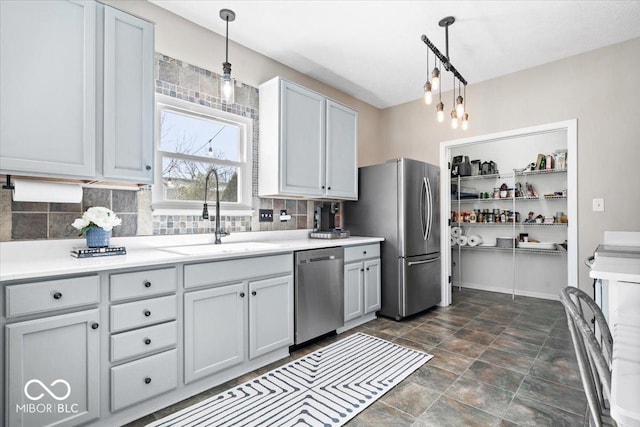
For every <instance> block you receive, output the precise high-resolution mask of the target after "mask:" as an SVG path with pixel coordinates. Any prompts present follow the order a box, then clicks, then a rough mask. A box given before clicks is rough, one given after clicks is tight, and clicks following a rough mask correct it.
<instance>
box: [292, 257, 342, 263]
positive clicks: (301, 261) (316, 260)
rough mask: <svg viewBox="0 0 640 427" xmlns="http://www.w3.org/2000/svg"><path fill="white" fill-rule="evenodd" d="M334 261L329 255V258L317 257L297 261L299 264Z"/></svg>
mask: <svg viewBox="0 0 640 427" xmlns="http://www.w3.org/2000/svg"><path fill="white" fill-rule="evenodd" d="M334 259H336V257H335V255H329V256H323V257H319V258H309V259H302V260H300V261H299V263H300V264H306V263H308V262H318V261H332V260H334Z"/></svg>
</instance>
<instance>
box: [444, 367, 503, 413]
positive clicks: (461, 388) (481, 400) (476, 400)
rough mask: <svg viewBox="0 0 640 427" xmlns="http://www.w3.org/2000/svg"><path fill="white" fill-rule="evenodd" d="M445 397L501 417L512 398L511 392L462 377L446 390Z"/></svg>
mask: <svg viewBox="0 0 640 427" xmlns="http://www.w3.org/2000/svg"><path fill="white" fill-rule="evenodd" d="M445 396H448V397H450V398H452V399H454V400H457V401H459V402H462V403H466V404H467V405H469V406H473V407H474V408H477V409H480V410H482V411H485V412H488V413H490V414H492V415H495V416H498V417H501V416H502V414H503V413H504V412H505V410H506V409H507V407H508V406H509V403H510V402H511V399H512V398H513V392H510V391H507V390H504V389H501V388H498V387H494V386H491V385H489V384H485V383H482V382H480V381H474V380H472V379H468V378H464V377H462V378H459V379H458V380H456V382H455V383H453V385H452V386H451V387H449V388H448V389H447V391H446V392H445Z"/></svg>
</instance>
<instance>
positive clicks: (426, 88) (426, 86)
mask: <svg viewBox="0 0 640 427" xmlns="http://www.w3.org/2000/svg"><path fill="white" fill-rule="evenodd" d="M432 101H433V96H432V94H431V83H429V81H427V82H426V83H425V84H424V103H425V104H427V105H431V102H432Z"/></svg>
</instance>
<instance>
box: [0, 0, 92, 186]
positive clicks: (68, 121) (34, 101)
mask: <svg viewBox="0 0 640 427" xmlns="http://www.w3.org/2000/svg"><path fill="white" fill-rule="evenodd" d="M95 52H96V3H95V2H84V1H83V2H80V1H0V57H1V58H2V60H1V61H0V123H2V126H0V153H2V154H1V157H0V171H2V172H5V173H6V172H9V173H10V172H14V173H21V174H23V175H62V176H74V177H85V178H94V176H95V140H96V123H95V121H96V117H95V116H96V110H95V109H96V102H95V101H96V65H95V64H96V57H95V55H96V53H95Z"/></svg>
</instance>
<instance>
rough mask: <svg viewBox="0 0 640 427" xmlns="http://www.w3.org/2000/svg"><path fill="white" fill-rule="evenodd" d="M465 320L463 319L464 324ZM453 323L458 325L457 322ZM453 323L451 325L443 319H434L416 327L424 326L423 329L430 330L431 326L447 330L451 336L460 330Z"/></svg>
mask: <svg viewBox="0 0 640 427" xmlns="http://www.w3.org/2000/svg"><path fill="white" fill-rule="evenodd" d="M466 320H467V319H465V323H466ZM454 323H458V322H454ZM454 323H451V322H449V321H447V320H444V319H440V318H437V317H434V318H432V319H429V320H427V321H426V322H424V323H422V324H421V325H418V327H421V326H424V327H425V328H431V327H432V326H439V327H441V328H444V329H446V330H448V331H449V332H450V333H451V334H453V333H454V332H456V331H457V330H458V329H460V328H461V326H460V325H457V324H454Z"/></svg>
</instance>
